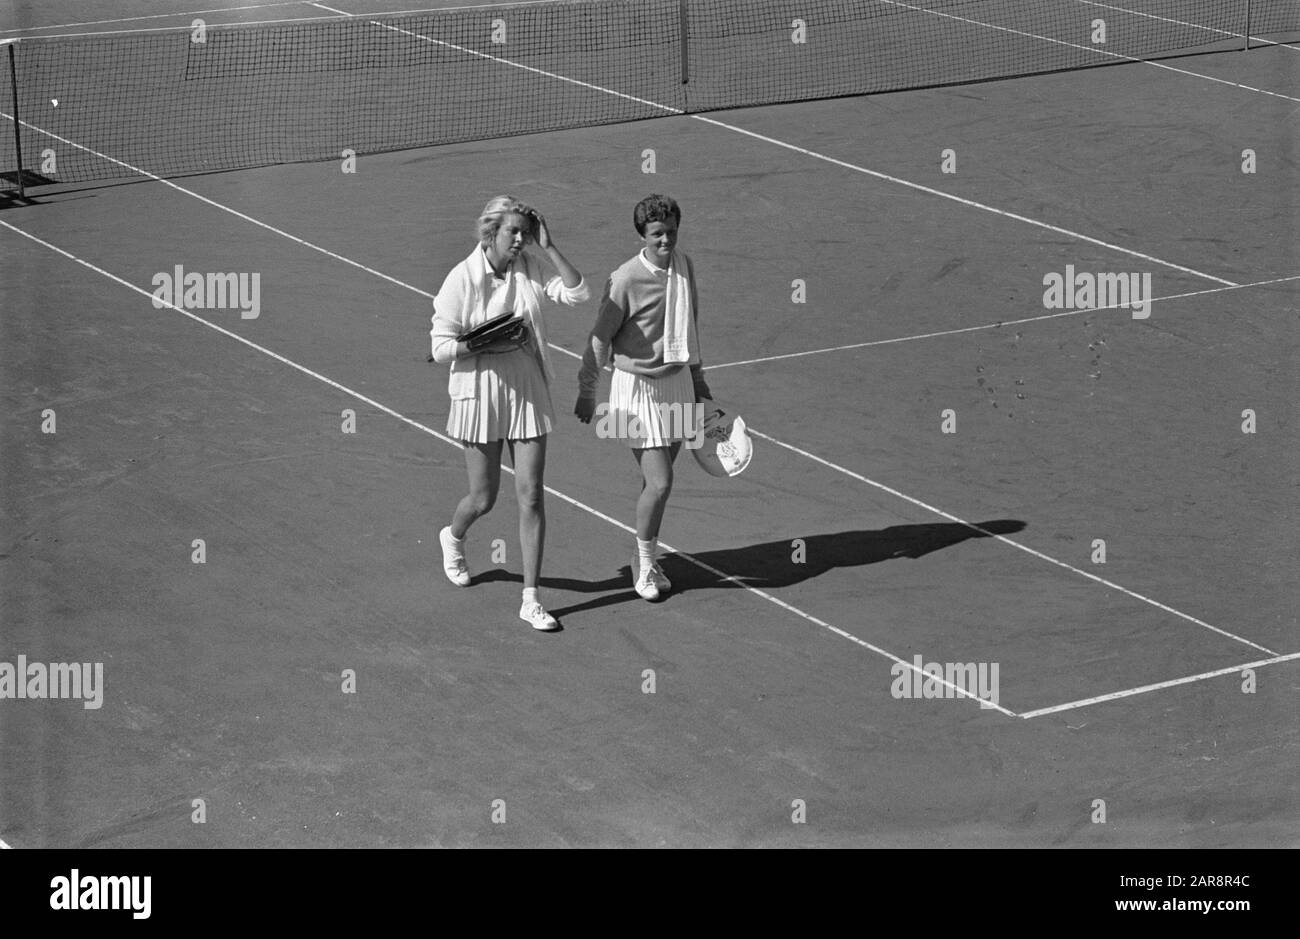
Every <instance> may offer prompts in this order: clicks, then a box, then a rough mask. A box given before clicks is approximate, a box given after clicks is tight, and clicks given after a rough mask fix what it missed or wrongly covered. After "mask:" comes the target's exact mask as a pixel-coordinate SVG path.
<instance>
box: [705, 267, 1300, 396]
mask: <svg viewBox="0 0 1300 939" xmlns="http://www.w3.org/2000/svg"><path fill="white" fill-rule="evenodd" d="M1293 280H1300V274H1293V275H1291V276H1290V277H1276V278H1274V279H1273V280H1258V281H1255V282H1254V283H1253V284H1236V285H1234V286H1232V287H1209V288H1207V289H1205V290H1192V291H1189V292H1187V293H1173V294H1170V295H1169V296H1167V297H1152V298H1151V299H1150V300H1149V301H1148V302H1150V303H1162V302H1165V301H1168V300H1182V299H1184V298H1186V297H1201V296H1204V295H1205V294H1209V293H1223V292H1224V291H1226V290H1245V289H1246V288H1247V287H1266V286H1268V285H1270V284H1284V283H1287V282H1288V281H1293ZM1124 306H1125V305H1124V304H1120V303H1110V304H1107V305H1106V306H1097V307H1090V308H1089V309H1086V310H1065V311H1063V312H1061V313H1045V314H1043V315H1042V316H1027V317H1025V318H1024V319H1018V320H998V321H997V322H996V323H985V324H983V325H981V326H963V327H961V328H960V329H944V330H940V331H939V332H935V333H918V334H916V335H915V336H898V337H896V338H894V339H872V340H870V341H868V342H851V343H849V344H848V345H843V346H828V347H827V348H825V349H809V350H807V351H806V352H786V353H783V354H781V355H765V356H763V357H762V358H758V359H741V360H740V361H738V362H723V363H722V364H721V365H710V366H709V371H710V372H714V371H717V370H718V369H720V368H731V367H732V366H733V365H755V364H757V363H759V362H775V361H777V360H778V359H797V358H800V357H801V356H805V355H821V354H822V353H825V352H843V351H845V350H847V349H866V348H868V347H869V346H887V345H891V344H893V343H897V342H912V341H914V340H916V339H936V338H938V337H940V336H956V335H958V334H959V333H973V332H977V331H979V330H983V329H998V328H1000V327H1002V326H1020V325H1022V324H1024V323H1038V322H1041V321H1043V320H1054V319H1059V318H1060V317H1062V316H1079V315H1081V314H1087V313H1099V312H1101V311H1103V310H1117V309H1120V308H1122V307H1124Z"/></svg>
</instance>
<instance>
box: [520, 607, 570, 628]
mask: <svg viewBox="0 0 1300 939" xmlns="http://www.w3.org/2000/svg"><path fill="white" fill-rule="evenodd" d="M519 618H520V619H521V620H523V621H524V622H525V623H527V624H528V625H529V626H531V627H533V629H537V630H541V631H542V632H544V633H549V632H552V631H554V630H556V629H559V628H560V624H559V623H558V622H556V619H555V617H554V616H552V615H551V614H550V613H547V612H546V610H545V609H544V608H543V607H542V605H541V604H540V603H538V602H537V601H536V600H534V601H533V602H531V603H528V602H525V603H524V605H523V606H521V607H520V608H519Z"/></svg>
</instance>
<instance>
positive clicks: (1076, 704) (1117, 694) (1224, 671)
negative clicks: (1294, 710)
mask: <svg viewBox="0 0 1300 939" xmlns="http://www.w3.org/2000/svg"><path fill="white" fill-rule="evenodd" d="M1295 659H1300V652H1292V653H1291V654H1289V655H1278V656H1274V657H1273V658H1271V659H1260V660H1258V661H1256V662H1243V663H1242V664H1241V665H1230V666H1228V667H1227V668H1220V669H1216V670H1215V671H1212V672H1202V673H1201V674H1199V675H1188V676H1187V677H1186V678H1174V679H1171V680H1170V681H1158V682H1156V683H1155V684H1153V685H1143V686H1141V687H1140V688H1126V689H1125V690H1124V691H1112V692H1111V693H1110V694H1102V695H1098V696H1097V697H1095V698H1084V699H1082V700H1080V701H1067V702H1066V703H1065V704H1054V705H1052V706H1051V707H1050V708H1039V709H1038V710H1036V711H1025V712H1024V713H1023V714H1021V715H1020V716H1021V717H1023V718H1025V719H1026V720H1028V719H1029V718H1033V717H1042V716H1043V715H1044V714H1056V713H1059V712H1061V711H1069V710H1073V709H1074V708H1082V707H1087V706H1088V705H1090V704H1101V703H1102V702H1103V701H1114V700H1116V699H1118V698H1129V697H1132V696H1133V695H1136V694H1146V693H1147V692H1148V691H1160V690H1162V689H1164V688H1173V687H1175V686H1177V685H1189V684H1191V683H1192V682H1196V681H1204V680H1205V679H1207V678H1217V677H1219V676H1220V675H1231V674H1233V673H1234V672H1240V671H1243V670H1244V669H1247V668H1260V667H1262V666H1265V665H1274V664H1276V663H1278V662H1291V661H1294V660H1295Z"/></svg>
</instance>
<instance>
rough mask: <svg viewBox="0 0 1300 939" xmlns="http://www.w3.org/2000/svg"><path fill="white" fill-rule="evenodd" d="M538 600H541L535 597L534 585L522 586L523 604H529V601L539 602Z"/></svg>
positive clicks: (535, 589)
mask: <svg viewBox="0 0 1300 939" xmlns="http://www.w3.org/2000/svg"><path fill="white" fill-rule="evenodd" d="M540 602H541V601H540V600H538V599H537V588H536V587H525V588H524V606H527V605H528V604H530V603H540Z"/></svg>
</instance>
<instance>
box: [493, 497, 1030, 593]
mask: <svg viewBox="0 0 1300 939" xmlns="http://www.w3.org/2000/svg"><path fill="white" fill-rule="evenodd" d="M975 525H976V526H977V527H978V528H980V529H982V531H977V530H976V529H975V528H973V527H970V526H968V525H959V524H955V523H949V522H941V523H934V524H929V525H891V526H890V527H889V528H882V529H879V530H876V531H841V532H835V533H832V534H825V535H795V536H792V537H790V538H786V539H783V540H780V541H765V542H763V543H761V544H754V545H746V546H744V547H740V548H725V549H721V550H718V551H700V552H697V553H695V554H694V555H693V557H694V558H695V559H696V560H698V561H700V562H701V563H702V564H707V565H708V566H709V567H712V568H714V569H715V570H718V571H721V572H723V573H724V574H728V575H730V576H731V577H734V578H735V580H726V579H724V578H723V577H719V576H718V575H717V574H714V573H711V572H710V571H708V570H706V569H704V568H703V567H700V566H699V565H698V564H693V563H691V561H689V560H687V559H686V558H684V557H682V556H681V555H678V554H668V555H665V556H664V558H663V562H662V566H663V569H664V573H665V574H667V575H668V577H669V579H671V580H672V582H673V592H672V596H678V595H680V594H683V593H687V592H689V591H692V590H707V589H725V590H732V589H739V588H740V587H741V586H742V585H744V586H750V587H759V588H762V589H775V588H780V587H789V586H792V585H794V584H798V583H802V582H803V581H805V580H810V579H811V578H813V577H820V576H821V575H822V574H825V573H826V572H827V571H831V570H834V569H835V568H839V567H857V566H860V565H863V564H879V563H880V562H882V561H890V560H894V559H895V558H919V557H924V556H925V555H927V554H931V553H933V552H935V551H942V550H943V549H944V548H951V547H953V546H954V545H958V544H961V543H962V542H963V541H969V540H971V539H973V538H988V537H989V536H991V535H1009V534H1013V533H1015V532H1018V531H1022V530H1024V528H1025V523H1024V522H1022V521H1018V520H1015V519H995V520H993V521H988V522H976V523H975ZM796 539H801V540H802V541H803V545H802V547H800V546H798V545H797V544H796V543H795V540H796ZM628 561H629V564H624V565H623V566H622V567H620V568H619V569H618V573H617V574H615V575H613V576H611V577H608V578H606V579H604V580H594V581H593V580H575V579H573V578H569V577H543V578H541V586H542V587H544V588H548V589H553V590H567V591H571V592H573V593H602V594H607V595H606V596H602V597H598V598H596V599H593V600H588V601H586V602H584V603H578V604H574V605H573V606H566V607H563V608H559V609H551V611H550V612H551V613H552V614H553V615H554V616H556V617H560V616H565V615H568V614H571V613H582V612H586V611H588V610H598V609H600V608H602V607H607V606H613V605H615V604H618V603H626V602H637V603H640V602H641V598H640V597H638V596H637V595H636V592H635V591H634V590H632V588H631V567H630V562H631V557H630V556H629V558H628ZM493 581H507V582H515V583H522V582H523V577H522V576H520V575H519V574H516V573H514V572H512V571H504V570H501V569H500V568H497V569H494V570H490V571H487V572H485V573H483V574H481V575H479V576H477V577H475V578H474V581H473V582H474V583H475V584H481V583H491V582H493ZM737 581H740V583H737ZM610 591H616V592H614V593H610Z"/></svg>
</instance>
